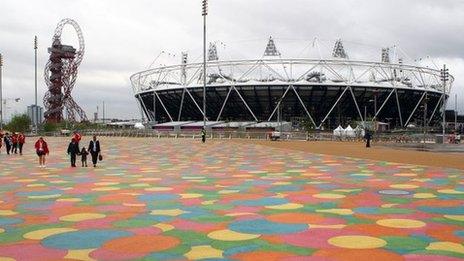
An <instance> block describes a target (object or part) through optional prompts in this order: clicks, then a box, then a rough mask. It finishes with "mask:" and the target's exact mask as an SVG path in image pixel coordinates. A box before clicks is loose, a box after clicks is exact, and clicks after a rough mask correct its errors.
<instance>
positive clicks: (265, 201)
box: [233, 198, 288, 207]
mask: <svg viewBox="0 0 464 261" xmlns="http://www.w3.org/2000/svg"><path fill="white" fill-rule="evenodd" d="M286 203H288V200H286V199H283V198H260V199H251V200H236V201H234V202H233V204H234V205H244V206H250V207H260V206H275V205H282V204H286Z"/></svg>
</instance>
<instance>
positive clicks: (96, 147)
mask: <svg viewBox="0 0 464 261" xmlns="http://www.w3.org/2000/svg"><path fill="white" fill-rule="evenodd" d="M89 152H90V155H91V156H92V164H93V167H94V168H95V167H97V162H98V160H99V159H100V158H101V160H103V156H102V155H101V149H100V141H99V140H97V136H95V135H94V136H93V138H92V140H91V141H90V143H89Z"/></svg>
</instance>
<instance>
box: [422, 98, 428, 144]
mask: <svg viewBox="0 0 464 261" xmlns="http://www.w3.org/2000/svg"><path fill="white" fill-rule="evenodd" d="M427 101H428V97H427V93H425V99H424V105H423V107H424V144H423V148H424V149H425V139H426V136H427V127H428V126H427Z"/></svg>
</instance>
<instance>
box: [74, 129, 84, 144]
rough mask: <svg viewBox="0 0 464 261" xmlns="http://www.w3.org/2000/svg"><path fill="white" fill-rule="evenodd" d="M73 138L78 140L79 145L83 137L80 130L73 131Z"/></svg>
mask: <svg viewBox="0 0 464 261" xmlns="http://www.w3.org/2000/svg"><path fill="white" fill-rule="evenodd" d="M72 138H73V139H75V140H76V142H77V145H79V142H80V141H81V139H82V135H81V134H80V133H79V132H77V131H75V132H74V133H73V137H72Z"/></svg>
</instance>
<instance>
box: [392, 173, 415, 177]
mask: <svg viewBox="0 0 464 261" xmlns="http://www.w3.org/2000/svg"><path fill="white" fill-rule="evenodd" d="M393 176H398V177H415V176H417V174H415V173H397V174H393Z"/></svg>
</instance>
